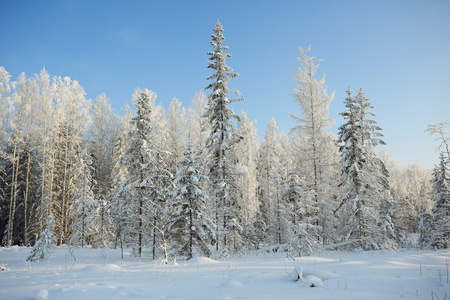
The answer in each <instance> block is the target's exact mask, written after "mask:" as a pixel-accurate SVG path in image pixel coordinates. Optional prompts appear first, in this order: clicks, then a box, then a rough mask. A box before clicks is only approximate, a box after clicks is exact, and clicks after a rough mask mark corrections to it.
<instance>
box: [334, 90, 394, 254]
mask: <svg viewBox="0 0 450 300" xmlns="http://www.w3.org/2000/svg"><path fill="white" fill-rule="evenodd" d="M346 92H347V98H346V99H345V101H344V103H345V107H346V108H347V110H346V111H345V112H344V113H341V115H342V116H343V117H344V119H346V120H347V122H346V123H345V124H343V125H341V126H340V127H339V138H338V140H337V143H338V145H339V147H340V148H339V150H340V152H341V169H340V175H341V176H342V181H341V182H340V183H339V186H342V187H344V194H343V197H342V201H341V204H340V205H339V206H338V208H337V209H336V211H335V212H337V211H339V210H340V209H341V208H342V212H341V235H342V237H343V239H344V240H351V241H354V243H355V245H357V247H362V248H364V247H366V248H367V247H370V248H372V247H378V246H377V245H376V243H377V242H379V238H380V236H379V234H380V228H379V227H378V221H379V209H380V203H381V200H382V197H383V191H386V190H389V183H388V181H387V176H388V174H386V172H387V171H386V169H385V168H384V164H383V163H382V162H381V160H379V159H378V158H376V156H375V152H374V150H373V147H374V146H375V145H377V144H384V142H383V141H382V140H381V139H380V138H379V137H380V136H382V135H381V133H379V132H378V131H377V130H379V129H381V128H379V127H378V126H375V125H374V124H375V121H372V120H368V119H367V117H366V114H367V113H368V112H366V109H367V108H369V107H372V106H371V105H370V103H369V102H368V99H367V98H365V97H364V93H363V92H362V89H361V90H359V91H358V95H357V96H356V98H353V97H352V96H351V95H352V91H351V90H350V88H349V89H348V90H347V91H346ZM363 98H364V99H363Z"/></svg>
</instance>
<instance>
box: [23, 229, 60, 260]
mask: <svg viewBox="0 0 450 300" xmlns="http://www.w3.org/2000/svg"><path fill="white" fill-rule="evenodd" d="M55 242H56V237H55V236H54V235H53V233H52V232H51V231H50V230H48V229H45V230H44V231H43V232H42V233H41V237H40V238H39V239H38V240H37V242H36V244H35V245H34V247H33V249H31V253H30V256H28V258H27V261H39V260H44V259H48V258H49V257H50V255H51V253H52V252H51V249H52V248H53V247H54V245H55Z"/></svg>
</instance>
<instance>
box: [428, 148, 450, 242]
mask: <svg viewBox="0 0 450 300" xmlns="http://www.w3.org/2000/svg"><path fill="white" fill-rule="evenodd" d="M449 164H450V162H449V159H446V158H445V157H444V154H443V153H441V156H440V161H439V165H438V166H437V167H436V168H435V169H434V172H433V181H432V183H433V194H432V195H433V200H434V201H435V204H434V207H433V211H432V213H433V221H434V222H433V224H432V235H433V242H432V243H431V246H432V247H435V248H437V249H445V248H448V247H450V170H449Z"/></svg>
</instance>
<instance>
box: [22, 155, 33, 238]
mask: <svg viewBox="0 0 450 300" xmlns="http://www.w3.org/2000/svg"><path fill="white" fill-rule="evenodd" d="M27 156H28V157H27V175H26V179H25V195H24V214H23V215H24V226H23V234H24V244H25V246H26V247H27V246H28V222H27V218H28V187H29V178H30V165H31V154H30V151H29V150H28V155H27Z"/></svg>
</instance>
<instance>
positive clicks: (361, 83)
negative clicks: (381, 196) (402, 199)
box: [0, 0, 450, 168]
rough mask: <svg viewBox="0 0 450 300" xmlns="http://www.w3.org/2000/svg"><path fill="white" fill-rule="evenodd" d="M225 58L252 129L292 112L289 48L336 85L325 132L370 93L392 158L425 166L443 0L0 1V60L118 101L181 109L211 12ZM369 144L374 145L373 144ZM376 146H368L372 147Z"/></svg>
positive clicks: (440, 115) (205, 42)
mask: <svg viewBox="0 0 450 300" xmlns="http://www.w3.org/2000/svg"><path fill="white" fill-rule="evenodd" d="M218 19H219V20H220V22H221V23H222V25H223V27H224V29H225V32H224V35H225V38H226V40H225V42H224V44H225V45H228V46H229V47H230V50H229V53H230V54H232V55H233V57H232V58H230V59H229V60H228V61H227V63H228V65H229V66H230V67H231V68H232V69H233V70H234V71H235V72H237V73H239V74H240V76H239V77H238V78H235V79H232V80H231V82H230V84H229V87H230V88H231V89H238V90H240V91H241V93H242V96H243V97H244V98H245V99H246V101H245V102H239V103H236V104H235V105H234V106H233V108H234V110H235V111H236V113H240V112H241V111H246V112H247V113H248V115H249V117H250V118H253V119H256V120H257V122H258V123H257V126H258V133H259V136H260V137H262V136H263V135H264V131H265V128H266V125H267V123H268V122H269V120H270V119H271V118H272V117H275V119H276V121H277V123H278V126H279V128H280V131H285V132H288V131H289V129H290V128H292V127H293V126H295V124H294V123H293V121H292V120H291V118H290V117H289V113H292V114H294V115H300V107H299V106H298V104H296V103H295V102H294V99H293V97H292V94H293V90H292V88H293V87H295V80H294V79H293V78H292V76H293V72H294V71H296V70H297V68H298V62H297V56H298V55H299V51H298V47H307V46H309V45H311V53H312V54H313V55H314V56H317V57H318V58H321V59H323V61H322V62H321V63H320V65H319V68H318V75H319V76H321V75H322V74H326V76H327V77H326V82H327V86H328V90H329V92H330V93H331V92H332V91H333V90H334V91H335V92H336V96H335V99H334V100H333V102H332V104H331V107H330V116H331V117H332V118H335V119H336V124H335V126H334V127H333V128H332V129H331V130H332V131H333V132H334V133H336V132H337V126H338V125H340V124H342V123H343V119H342V117H341V116H340V115H339V112H342V111H343V110H344V104H343V100H344V98H345V90H346V89H347V86H349V85H350V87H351V88H352V90H354V91H355V90H357V89H358V88H360V87H362V88H363V89H364V91H365V92H366V96H367V97H368V98H370V99H371V101H372V103H373V105H374V106H375V110H374V112H375V113H376V114H377V117H376V120H377V121H378V123H379V125H380V126H381V127H382V128H383V133H384V135H385V141H386V142H387V146H386V147H384V149H386V150H387V151H388V152H389V153H391V154H392V156H393V159H395V160H397V161H398V162H399V163H400V164H401V165H403V166H406V165H408V164H413V163H418V164H420V165H422V166H423V167H428V168H431V167H433V165H434V164H435V163H437V162H438V153H436V152H435V151H434V149H435V148H436V146H437V144H436V143H435V142H434V141H433V138H432V137H430V136H428V135H427V134H426V133H424V131H425V129H426V126H427V125H428V124H432V123H438V122H442V121H450V96H449V93H450V1H435V0H431V1H413V0H406V1H398V0H388V1H384V0H380V1H366V0H358V1H313V0H311V1H303V0H296V1H288V0H278V1H264V0H258V1H256V0H255V1H248V0H247V1H245V0H240V1H213V0H210V1H196V0H192V1H187V0H186V1H170V0H168V1H96V0H90V1H81V0H77V1H75V0H74V1H25V0H22V1H11V0H0V28H1V29H0V65H2V66H4V67H5V69H6V70H7V71H8V72H9V73H10V74H11V75H12V77H13V79H14V80H15V79H17V76H18V75H19V74H20V73H21V72H25V73H26V74H27V75H28V76H32V75H33V74H36V73H37V74H38V73H39V72H40V70H41V69H42V67H45V68H46V69H47V71H48V72H49V74H50V75H52V76H69V77H71V78H72V79H74V80H78V81H79V82H80V84H81V85H82V86H83V87H84V89H85V91H86V97H87V98H90V99H95V98H96V97H97V96H98V95H100V94H101V93H103V92H104V93H106V95H107V96H108V97H109V98H110V99H111V103H112V106H113V107H114V108H116V109H117V110H120V109H121V108H122V107H123V106H124V105H125V104H130V105H131V100H130V99H131V95H132V93H133V91H134V89H135V88H137V87H141V88H148V89H150V90H153V91H154V92H156V93H157V94H158V102H161V103H163V105H164V106H165V107H166V108H167V107H168V104H169V103H170V101H171V100H172V98H173V97H177V98H178V99H180V100H181V101H182V102H183V105H185V106H188V105H189V103H190V100H191V98H192V97H193V96H194V94H195V93H196V92H197V91H199V90H203V89H204V88H205V86H206V85H207V81H206V80H205V78H206V77H207V76H208V75H209V74H211V70H209V69H207V68H206V67H207V59H208V56H207V54H206V52H207V51H210V50H211V49H212V48H211V46H210V45H209V41H210V40H211V38H210V34H211V33H212V29H213V27H214V23H215V22H216V21H217V20H218ZM380 149H381V148H380ZM380 149H378V150H380Z"/></svg>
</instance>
